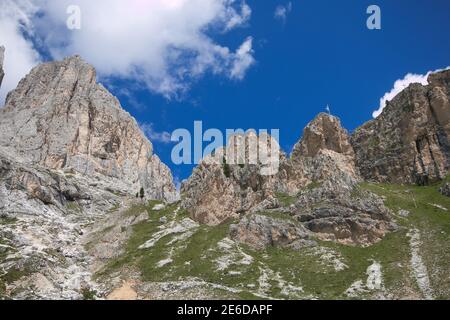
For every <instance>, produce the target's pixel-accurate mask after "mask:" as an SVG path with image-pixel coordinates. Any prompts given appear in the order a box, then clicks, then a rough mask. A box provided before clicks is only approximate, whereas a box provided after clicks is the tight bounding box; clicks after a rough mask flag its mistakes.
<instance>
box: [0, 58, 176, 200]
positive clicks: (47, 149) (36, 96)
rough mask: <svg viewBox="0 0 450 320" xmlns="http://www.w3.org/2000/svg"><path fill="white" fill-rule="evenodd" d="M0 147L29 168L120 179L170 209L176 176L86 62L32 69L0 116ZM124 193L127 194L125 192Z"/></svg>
mask: <svg viewBox="0 0 450 320" xmlns="http://www.w3.org/2000/svg"><path fill="white" fill-rule="evenodd" d="M0 130H1V132H2V134H1V136H0V146H1V147H2V148H4V149H5V150H6V152H8V153H9V154H14V155H15V156H16V157H17V158H20V159H23V163H25V164H29V165H41V166H44V167H46V168H50V169H53V170H73V171H75V172H79V173H81V174H84V175H87V176H95V175H98V176H100V177H101V176H105V177H108V178H113V179H117V180H118V181H120V182H121V183H125V184H126V185H127V186H128V187H127V188H128V190H126V192H128V193H130V194H135V193H136V192H137V191H139V189H140V187H141V186H142V187H144V189H145V191H146V194H147V197H149V198H152V199H162V200H168V201H172V200H174V199H175V198H176V191H175V188H174V185H173V182H172V175H171V173H170V170H169V169H168V168H167V167H166V166H165V165H164V164H162V163H161V161H160V160H159V158H158V157H157V156H156V155H154V154H153V149H152V145H151V143H150V142H149V141H148V140H147V139H146V138H145V136H144V135H143V133H142V132H141V130H140V129H139V126H138V124H137V123H136V121H135V120H134V118H132V117H131V116H130V115H129V114H128V113H127V112H125V111H124V110H123V109H122V107H121V106H120V104H119V102H118V100H117V99H116V98H115V97H113V96H112V95H111V94H110V93H109V92H108V91H107V90H106V89H105V88H104V87H103V86H102V85H101V84H98V83H97V82H96V72H95V69H94V68H93V67H92V66H90V65H89V64H87V63H85V62H84V61H83V60H82V59H81V58H80V57H78V56H74V57H70V58H67V59H65V60H64V61H61V62H52V63H46V64H43V65H40V66H38V67H36V68H34V69H33V70H32V71H31V73H30V74H29V75H28V76H27V77H26V78H24V79H23V80H22V81H21V82H20V83H19V86H18V87H17V89H16V90H14V91H12V92H11V93H9V94H8V97H7V99H6V104H5V108H4V109H2V110H1V111H0ZM124 191H125V190H124Z"/></svg>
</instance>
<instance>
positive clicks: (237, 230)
mask: <svg viewBox="0 0 450 320" xmlns="http://www.w3.org/2000/svg"><path fill="white" fill-rule="evenodd" d="M310 234H311V232H309V231H308V230H307V229H305V228H304V227H303V226H302V225H301V224H300V223H298V222H296V221H291V220H287V219H286V217H284V218H276V217H270V216H267V215H262V214H250V215H248V216H245V217H244V218H242V219H241V220H240V221H239V223H238V224H234V225H232V226H231V227H230V237H231V239H233V240H235V241H237V242H239V243H243V244H246V245H248V246H250V247H252V248H254V249H256V250H261V249H264V248H266V247H268V246H276V247H291V248H300V247H302V246H311V245H314V241H312V240H311V239H310Z"/></svg>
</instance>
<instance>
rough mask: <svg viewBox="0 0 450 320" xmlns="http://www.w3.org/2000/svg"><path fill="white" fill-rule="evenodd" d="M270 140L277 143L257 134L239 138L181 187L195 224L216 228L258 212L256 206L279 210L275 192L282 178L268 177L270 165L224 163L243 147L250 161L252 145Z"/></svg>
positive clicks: (184, 201) (234, 138)
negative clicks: (245, 214)
mask: <svg viewBox="0 0 450 320" xmlns="http://www.w3.org/2000/svg"><path fill="white" fill-rule="evenodd" d="M271 140H272V143H277V142H276V141H273V140H274V139H272V138H271V137H268V136H261V137H257V136H256V134H254V133H250V134H248V135H236V136H234V137H232V139H230V143H229V144H228V146H227V148H226V150H225V151H224V150H222V149H221V150H217V151H216V154H215V155H214V156H211V155H210V156H207V157H206V158H205V159H204V160H203V161H202V162H201V163H200V165H199V166H198V167H197V168H196V169H194V171H193V173H192V176H191V177H190V178H189V180H188V181H186V182H184V183H183V185H182V187H181V193H182V194H183V200H182V206H183V208H185V209H187V210H188V211H189V212H190V213H191V215H192V217H193V218H194V219H195V220H196V221H198V222H201V223H205V224H209V225H217V224H220V223H222V222H224V221H226V220H229V219H233V218H239V217H240V215H241V214H243V213H245V212H249V211H252V210H254V209H256V208H255V207H256V206H258V208H259V209H264V208H273V207H276V206H277V200H276V198H275V192H276V190H277V189H278V188H279V187H281V186H280V183H279V181H280V178H279V175H275V176H272V175H265V173H264V171H265V169H268V170H270V165H268V166H263V165H259V164H249V161H248V158H247V159H246V163H247V164H241V165H237V164H234V165H232V164H229V163H230V162H228V163H225V162H226V161H225V162H224V161H223V160H224V157H225V155H226V154H232V152H233V150H237V149H233V148H240V147H241V146H243V147H244V148H246V152H245V155H247V157H248V154H249V150H248V147H249V145H250V141H254V142H255V141H256V143H260V142H261V143H265V142H266V141H271ZM245 155H244V157H245ZM281 157H283V155H281ZM276 161H279V159H278V158H277V159H276ZM236 163H237V161H236Z"/></svg>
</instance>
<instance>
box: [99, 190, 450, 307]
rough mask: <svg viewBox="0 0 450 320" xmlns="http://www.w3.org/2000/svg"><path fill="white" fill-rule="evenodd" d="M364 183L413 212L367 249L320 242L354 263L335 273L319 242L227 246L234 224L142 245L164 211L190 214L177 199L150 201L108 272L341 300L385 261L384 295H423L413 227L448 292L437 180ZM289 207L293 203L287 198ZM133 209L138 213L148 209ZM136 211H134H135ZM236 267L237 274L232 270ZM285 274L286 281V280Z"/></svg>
mask: <svg viewBox="0 0 450 320" xmlns="http://www.w3.org/2000/svg"><path fill="white" fill-rule="evenodd" d="M360 188H365V189H368V190H371V191H372V192H374V193H377V194H379V195H381V196H383V197H385V199H386V205H387V206H389V207H390V208H391V209H392V210H393V212H394V213H397V211H398V210H399V209H406V210H408V211H410V212H411V215H410V216H409V217H408V218H402V217H399V216H398V217H397V221H398V223H399V225H400V226H401V228H400V229H399V231H397V232H395V233H391V234H389V235H387V236H386V237H385V239H383V240H382V241H381V242H379V243H377V244H375V245H373V246H371V247H368V248H362V247H350V246H344V245H339V244H335V243H330V242H320V246H321V247H323V248H325V249H326V250H328V251H330V252H334V253H336V254H337V255H338V256H340V257H341V260H342V262H343V263H345V264H346V265H347V266H348V268H346V269H344V270H342V271H336V270H335V269H334V268H333V267H332V266H331V265H328V264H326V263H324V262H323V259H321V258H320V255H317V254H315V250H316V248H309V249H305V250H303V251H293V250H289V249H280V248H268V249H267V250H266V251H260V252H257V251H254V250H251V249H250V248H246V247H245V246H237V245H235V246H234V247H233V248H232V249H231V250H230V251H227V252H226V251H223V250H222V249H220V248H219V247H218V243H219V242H220V241H221V240H223V239H224V238H226V236H227V234H228V229H229V224H225V225H221V226H216V227H207V226H200V227H199V228H198V229H196V231H195V233H194V234H193V235H192V236H191V237H190V238H188V239H187V240H183V241H178V242H175V243H173V244H170V245H169V242H170V241H171V240H173V239H174V235H168V236H166V237H164V238H162V239H161V240H160V241H158V242H157V243H156V245H155V246H154V247H152V248H150V249H145V250H141V249H138V247H139V246H140V245H142V244H143V243H145V242H146V241H147V240H148V239H150V238H151V236H152V234H154V233H155V232H157V231H159V230H160V229H159V227H161V226H162V225H163V224H162V223H161V222H159V219H160V218H161V217H162V216H167V217H168V218H169V221H170V220H173V219H175V220H178V221H179V220H181V219H183V218H185V217H187V214H186V213H185V212H182V211H180V212H179V213H178V215H177V216H176V217H174V214H173V212H174V210H175V208H176V207H177V205H172V206H170V207H168V208H166V209H164V210H162V211H152V210H151V208H152V207H153V205H154V203H151V204H150V205H148V206H147V207H146V209H147V211H148V212H149V217H150V220H149V221H146V222H143V223H141V224H139V225H137V226H135V227H134V234H133V236H132V237H131V239H130V240H129V241H128V244H127V250H126V253H125V254H124V255H122V256H121V257H119V258H118V259H116V260H114V261H112V262H111V263H110V264H109V265H108V266H107V268H106V269H105V270H104V272H103V274H108V273H109V272H110V271H113V270H117V269H120V268H121V267H123V266H125V265H128V266H129V265H132V266H134V267H136V268H138V269H139V270H140V271H141V274H142V278H143V280H145V281H152V282H164V281H179V280H184V279H187V278H189V277H195V278H201V279H203V280H205V281H207V282H210V283H216V284H221V285H224V286H227V287H231V288H235V289H238V290H239V291H240V292H239V293H238V294H236V295H233V296H234V297H235V298H261V297H273V298H308V297H315V298H319V299H340V298H347V297H346V296H345V295H344V292H345V290H346V289H347V288H349V287H350V286H351V285H352V283H354V282H355V281H357V280H362V281H364V282H365V280H366V279H367V274H366V270H367V268H368V267H369V266H370V265H371V264H372V263H373V262H374V261H377V262H379V263H380V264H381V266H382V272H383V281H384V287H385V291H384V295H385V296H387V297H388V298H405V297H410V298H420V297H421V293H420V291H419V289H418V287H417V285H416V282H415V280H414V278H413V275H412V272H411V267H410V257H411V256H410V247H409V239H408V237H407V236H406V234H407V231H408V230H409V229H411V228H417V229H418V230H420V233H421V238H422V242H423V245H422V248H421V249H422V250H421V254H422V257H423V259H424V262H425V264H426V265H427V267H428V270H429V273H430V280H431V283H432V287H433V288H434V291H435V297H436V298H447V299H448V298H450V282H449V271H450V270H449V263H450V239H449V234H450V212H445V211H444V210H442V209H439V208H437V207H435V206H433V204H437V205H440V206H443V207H446V208H450V198H447V197H444V196H442V195H440V194H439V193H438V191H437V189H438V186H437V185H434V186H430V187H411V186H408V187H404V186H393V185H381V184H380V185H374V184H363V185H361V186H360ZM285 200H288V201H286V205H288V204H289V203H290V202H291V201H290V199H285ZM141 209H142V208H140V209H139V210H134V211H135V212H142V210H141ZM131 214H132V213H131ZM230 252H231V253H232V254H234V255H235V258H230V260H231V262H230V265H229V266H228V268H226V269H225V270H218V267H217V259H219V258H221V257H225V256H227V255H230ZM243 254H248V255H250V256H252V257H253V263H251V264H249V265H243V264H240V263H238V262H237V261H238V260H239V259H241V258H242V257H243ZM168 257H170V258H171V259H172V263H170V264H167V265H165V266H163V267H158V266H157V264H158V262H159V261H162V260H164V259H167V258H168ZM230 271H233V272H230ZM264 273H265V274H266V275H267V274H268V277H266V278H267V279H266V282H267V283H269V286H267V284H266V285H264V284H262V283H260V280H261V276H262V275H263V274H264ZM280 279H281V280H280ZM289 284H290V285H292V286H295V287H302V288H303V290H304V292H302V293H299V292H296V291H294V292H287V293H286V292H283V288H286V287H288V285H289ZM374 294H376V292H367V293H366V294H362V295H361V296H360V298H370V297H374Z"/></svg>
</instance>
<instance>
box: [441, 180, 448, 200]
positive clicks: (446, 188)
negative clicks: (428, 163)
mask: <svg viewBox="0 0 450 320" xmlns="http://www.w3.org/2000/svg"><path fill="white" fill-rule="evenodd" d="M439 192H440V193H441V194H443V195H444V196H447V197H450V183H448V182H446V183H445V184H444V185H443V186H442V187H441V188H440V189H439Z"/></svg>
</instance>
